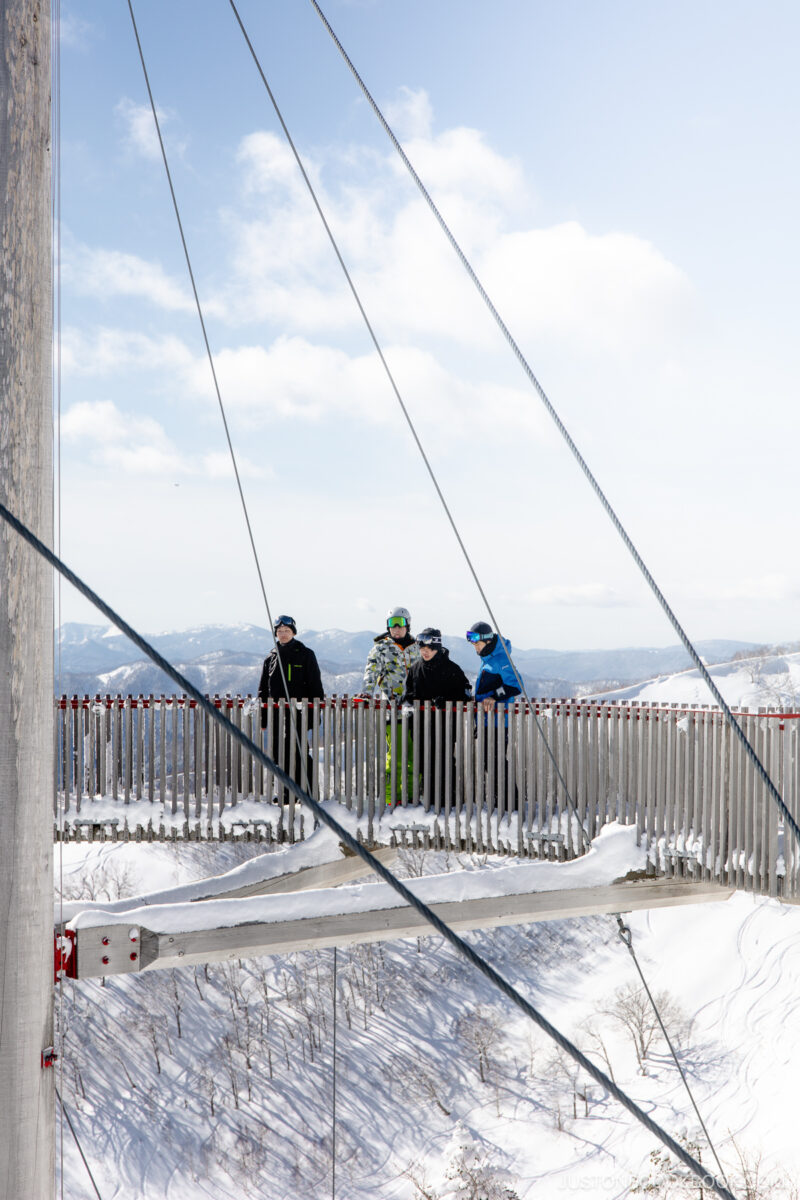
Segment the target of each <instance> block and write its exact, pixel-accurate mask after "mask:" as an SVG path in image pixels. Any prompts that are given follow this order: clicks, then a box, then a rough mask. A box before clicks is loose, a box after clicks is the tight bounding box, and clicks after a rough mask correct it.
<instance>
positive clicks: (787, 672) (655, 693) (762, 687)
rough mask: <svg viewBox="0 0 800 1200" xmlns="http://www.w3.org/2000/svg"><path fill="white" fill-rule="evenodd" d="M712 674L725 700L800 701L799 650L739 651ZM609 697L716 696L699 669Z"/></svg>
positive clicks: (707, 699)
mask: <svg viewBox="0 0 800 1200" xmlns="http://www.w3.org/2000/svg"><path fill="white" fill-rule="evenodd" d="M709 673H710V675H711V677H712V679H713V680H714V683H715V685H716V687H717V688H718V689H719V691H720V693H721V695H722V697H723V699H724V700H725V702H726V703H727V704H729V705H731V706H735V707H738V706H747V707H748V708H751V709H756V708H759V707H763V706H767V707H769V706H773V707H786V706H795V707H796V706H797V705H798V704H800V650H798V649H797V648H794V649H792V650H789V651H781V650H778V649H773V650H768V649H764V650H761V651H759V652H758V653H756V654H750V655H747V654H746V653H745V654H740V655H738V656H737V657H736V658H735V659H734V660H733V661H732V662H726V663H717V664H716V665H714V666H711V667H709ZM605 698H606V699H609V700H644V701H656V702H659V701H660V702H662V703H665V704H672V703H678V704H713V703H714V701H713V698H712V696H711V693H710V691H709V689H708V686H707V685H706V683H705V681H704V680H703V679H702V678H701V676H700V672H699V671H698V670H697V669H696V668H692V669H691V670H688V671H678V672H674V673H669V674H661V675H658V676H657V677H656V678H654V679H648V680H644V681H643V682H641V683H637V684H634V685H632V686H630V687H624V688H617V689H615V690H612V691H608V692H606V693H605Z"/></svg>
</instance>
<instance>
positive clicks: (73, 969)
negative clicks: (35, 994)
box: [42, 929, 78, 1066]
mask: <svg viewBox="0 0 800 1200" xmlns="http://www.w3.org/2000/svg"><path fill="white" fill-rule="evenodd" d="M53 952H54V960H53V982H54V983H58V981H59V979H77V978H78V956H77V954H76V953H75V930H74V929H65V930H64V932H63V934H58V933H54V934H53ZM42 1065H45V1064H42ZM47 1065H48V1066H49V1065H50V1064H49V1063H48V1064H47Z"/></svg>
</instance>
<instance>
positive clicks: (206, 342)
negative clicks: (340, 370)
mask: <svg viewBox="0 0 800 1200" xmlns="http://www.w3.org/2000/svg"><path fill="white" fill-rule="evenodd" d="M128 11H129V13H130V17H131V25H132V26H133V33H134V37H135V38H136V48H137V50H138V52H139V61H140V63H141V66H142V74H143V75H144V82H145V86H146V88H147V95H148V98H149V100H150V110H151V112H152V114H153V123H154V125H155V128H156V134H157V136H158V144H159V147H160V149H161V159H162V162H163V164H164V172H165V174H166V177H167V184H168V186H169V193H170V196H171V198H172V207H173V211H174V213H175V220H176V221H177V223H178V232H179V234H180V239H181V245H182V247H183V254H184V258H185V259H186V269H187V271H188V272H189V280H190V283H191V285H192V294H193V296H194V302H195V307H196V309H197V318H198V320H199V322H200V329H201V331H202V334H203V343H204V345H205V348H206V356H207V358H208V365H209V368H210V370H211V378H212V380H213V384H214V392H215V394H216V397H217V404H218V405H219V411H220V416H221V417H222V425H223V428H224V430H225V439H226V441H227V443H228V451H229V453H230V458H231V463H232V465H233V473H234V475H235V477H236V487H237V489H238V492H239V500H240V502H241V506H242V513H243V515H244V522H245V525H246V527H247V536H248V538H249V541H250V548H251V550H252V552H253V560H254V562H255V567H256V574H257V575H258V582H259V586H260V588H261V595H262V597H263V600H264V608H265V610H266V613H267V620H268V622H269V628H270V632H271V633H272V642H273V646H274V648H275V654H276V656H277V662H278V670H279V671H280V676H281V683H282V686H283V692H284V696H285V697H286V704H287V714H288V718H289V721H290V723H291V727H292V733H293V734H294V740H295V743H296V746H297V757H298V763H299V765H300V769H301V773H302V777H303V781H304V783H305V784H306V787H309V781H308V779H307V769H306V756H305V754H304V753H303V751H302V749H301V743H300V730H299V728H298V724H297V718H296V715H295V710H294V708H293V707H292V704H291V697H290V696H289V684H288V682H287V679H286V672H285V671H284V667H283V662H282V661H281V656H280V651H279V649H278V639H277V637H276V633H275V628H274V625H273V622H272V613H271V611H270V606H269V600H268V599H267V589H266V586H265V584H264V576H263V573H262V571H261V562H260V560H259V557H258V551H257V549H256V543H255V538H254V536H253V528H252V525H251V523H250V513H249V511H248V508H247V501H246V499H245V495H244V488H243V486H242V480H241V476H240V474H239V464H238V461H237V458H236V452H235V450H234V448H233V439H232V438H231V433H230V428H229V425H228V418H227V415H226V412H225V405H224V403H223V400H222V391H221V389H220V386H219V380H218V378H217V370H216V365H215V363H214V355H213V353H212V351H211V343H210V342H209V338H208V332H207V329H206V322H205V317H204V316H203V306H202V304H201V303H200V294H199V292H198V290H197V283H196V282H195V275H194V269H193V267H192V260H191V256H190V254H189V246H188V243H187V241H186V235H185V234H184V230H183V221H182V219H181V213H180V207H179V205H178V197H177V195H176V192H175V187H174V185H173V182H172V172H171V170H170V166H169V160H168V158H167V151H166V147H165V145H164V138H163V136H162V134H161V122H160V121H159V119H158V111H157V109H156V103H155V99H154V98H153V90H152V88H151V86H150V75H149V72H148V70H147V64H146V63H145V58H144V50H143V48H142V43H141V39H140V37H139V29H138V26H137V24H136V18H135V16H134V14H133V3H132V0H128ZM276 733H277V731H276ZM287 765H288V764H287Z"/></svg>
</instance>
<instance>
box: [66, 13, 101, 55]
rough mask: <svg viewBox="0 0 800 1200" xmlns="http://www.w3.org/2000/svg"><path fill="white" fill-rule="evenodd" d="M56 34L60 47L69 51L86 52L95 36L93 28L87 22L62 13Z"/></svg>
mask: <svg viewBox="0 0 800 1200" xmlns="http://www.w3.org/2000/svg"><path fill="white" fill-rule="evenodd" d="M58 33H59V38H60V40H61V45H62V46H63V47H65V48H66V47H68V48H69V49H70V50H88V49H89V46H90V44H91V43H92V42H93V41H94V40H95V36H96V30H95V27H94V25H92V24H91V23H90V22H89V21H84V20H82V19H81V18H80V17H77V16H75V15H74V14H70V13H63V12H62V13H61V16H60V19H59V25H58Z"/></svg>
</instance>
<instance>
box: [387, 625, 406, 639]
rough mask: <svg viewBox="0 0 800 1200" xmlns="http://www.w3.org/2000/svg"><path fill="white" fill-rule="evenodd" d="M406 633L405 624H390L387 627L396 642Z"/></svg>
mask: <svg viewBox="0 0 800 1200" xmlns="http://www.w3.org/2000/svg"><path fill="white" fill-rule="evenodd" d="M407 633H408V626H407V625H391V626H390V627H389V634H390V636H391V637H393V638H394V640H395V641H396V642H399V641H400V639H401V638H404V637H405V636H406V634H407Z"/></svg>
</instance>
